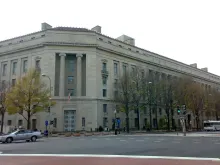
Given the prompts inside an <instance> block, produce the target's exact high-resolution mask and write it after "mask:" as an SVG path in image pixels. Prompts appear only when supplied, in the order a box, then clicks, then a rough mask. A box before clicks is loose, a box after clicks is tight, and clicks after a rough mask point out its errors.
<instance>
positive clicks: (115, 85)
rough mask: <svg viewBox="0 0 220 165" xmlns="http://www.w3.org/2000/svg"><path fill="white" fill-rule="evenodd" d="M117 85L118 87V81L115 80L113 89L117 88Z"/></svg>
mask: <svg viewBox="0 0 220 165" xmlns="http://www.w3.org/2000/svg"><path fill="white" fill-rule="evenodd" d="M117 85H118V80H117V79H115V82H114V87H115V88H117V87H118V86H117Z"/></svg>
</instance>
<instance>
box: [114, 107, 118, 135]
mask: <svg viewBox="0 0 220 165" xmlns="http://www.w3.org/2000/svg"><path fill="white" fill-rule="evenodd" d="M116 113H117V111H116V109H115V110H114V114H115V135H117V126H116V123H117V121H116V120H117V118H116Z"/></svg>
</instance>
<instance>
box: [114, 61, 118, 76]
mask: <svg viewBox="0 0 220 165" xmlns="http://www.w3.org/2000/svg"><path fill="white" fill-rule="evenodd" d="M114 75H118V64H117V63H114Z"/></svg>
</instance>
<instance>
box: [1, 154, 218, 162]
mask: <svg viewBox="0 0 220 165" xmlns="http://www.w3.org/2000/svg"><path fill="white" fill-rule="evenodd" d="M0 157H72V158H74V157H76V158H77V157H83V158H85V157H87V158H133V159H167V160H205V161H206V160H210V161H216V162H220V159H219V158H198V157H197V158H196V157H171V156H136V155H100V154H99V155H93V154H91V155H90V154H0Z"/></svg>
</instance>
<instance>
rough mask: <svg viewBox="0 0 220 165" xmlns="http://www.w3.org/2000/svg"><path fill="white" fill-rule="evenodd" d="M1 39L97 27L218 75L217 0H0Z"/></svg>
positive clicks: (219, 17)
mask: <svg viewBox="0 0 220 165" xmlns="http://www.w3.org/2000/svg"><path fill="white" fill-rule="evenodd" d="M0 15H1V26H0V40H5V39H9V38H12V37H16V36H20V35H24V34H27V33H32V32H35V31H39V30H40V29H41V23H42V22H47V23H49V24H50V25H52V26H53V27H56V26H69V27H85V28H89V29H90V28H92V27H94V26H96V25H100V26H101V27H102V33H103V34H105V35H108V36H110V37H113V38H116V37H119V36H120V35H122V34H125V35H128V36H131V37H133V38H135V42H136V46H138V47H141V48H144V49H146V50H149V51H152V52H155V53H158V54H161V55H163V56H166V57H169V58H172V59H175V60H178V61H181V62H184V63H186V64H191V63H197V64H198V67H199V68H202V67H208V69H209V72H212V73H214V74H218V75H220V69H219V66H220V65H219V57H218V56H219V55H220V49H219V48H220V47H219V44H220V0H133V1H132V0H108V1H107V0H35V1H34V0H1V5H0Z"/></svg>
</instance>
